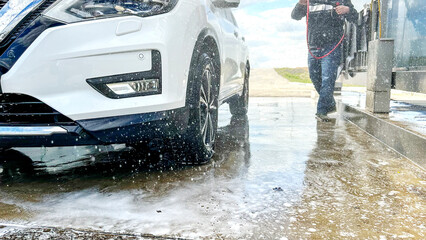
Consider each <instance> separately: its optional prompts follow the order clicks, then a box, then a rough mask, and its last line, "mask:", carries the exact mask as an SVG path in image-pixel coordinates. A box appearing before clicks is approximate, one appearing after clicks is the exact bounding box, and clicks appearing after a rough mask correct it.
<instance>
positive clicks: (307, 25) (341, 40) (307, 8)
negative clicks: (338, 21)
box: [306, 0, 345, 60]
mask: <svg viewBox="0 0 426 240" xmlns="http://www.w3.org/2000/svg"><path fill="white" fill-rule="evenodd" d="M344 38H345V33H343V36H342V38H341V39H340V41H339V43H337V45H336V46H335V47H334V48H333V49H332V50H331V51H330V52H329V53H327V54H325V55H324V56H322V57H317V56H315V55H314V54H313V53H312V52H311V48H310V47H309V0H307V5H306V44H307V45H308V51H309V53H310V54H311V56H312V57H313V58H315V59H317V60H319V59H323V58H325V57H327V56H328V55H330V54H331V53H332V52H334V50H336V48H337V47H338V46H339V45H340V44H341V43H342V42H343V39H344Z"/></svg>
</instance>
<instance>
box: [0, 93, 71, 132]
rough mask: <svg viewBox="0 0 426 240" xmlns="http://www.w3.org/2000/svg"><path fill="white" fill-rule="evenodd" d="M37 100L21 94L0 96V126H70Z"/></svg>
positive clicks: (69, 120)
mask: <svg viewBox="0 0 426 240" xmlns="http://www.w3.org/2000/svg"><path fill="white" fill-rule="evenodd" d="M72 123H73V121H72V120H71V119H69V118H67V117H65V116H64V115H62V114H60V113H59V112H57V111H55V110H54V109H53V108H51V107H49V106H48V105H46V104H44V103H43V102H40V101H39V100H37V99H35V98H33V97H30V96H27V95H23V94H0V124H62V125H63V124H72Z"/></svg>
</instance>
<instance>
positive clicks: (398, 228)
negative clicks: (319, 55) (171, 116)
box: [0, 98, 426, 239]
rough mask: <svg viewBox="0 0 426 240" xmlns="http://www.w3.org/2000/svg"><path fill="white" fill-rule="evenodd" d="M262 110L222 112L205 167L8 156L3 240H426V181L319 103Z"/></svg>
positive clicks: (91, 154) (91, 155) (69, 151)
mask: <svg viewBox="0 0 426 240" xmlns="http://www.w3.org/2000/svg"><path fill="white" fill-rule="evenodd" d="M250 101H251V104H250V111H249V116H248V119H233V118H231V117H230V114H229V113H228V109H227V107H226V106H224V107H222V108H221V109H220V123H219V125H220V129H219V133H218V134H219V138H218V146H217V153H216V155H215V157H214V159H213V161H212V162H211V163H209V164H206V165H203V166H176V165H171V164H170V161H166V160H163V162H161V163H159V164H157V163H155V162H153V161H152V160H150V159H149V157H148V158H147V157H146V156H141V155H140V154H137V153H135V152H134V151H132V150H131V149H128V148H125V147H124V146H121V145H116V146H108V147H79V148H74V147H71V148H48V149H17V150H19V151H10V152H8V153H7V154H3V155H2V156H1V158H0V165H1V167H0V239H1V238H5V239H25V238H24V237H25V236H26V237H28V239H31V238H30V237H31V236H35V238H42V237H44V238H46V239H48V238H49V237H50V238H52V239H79V238H80V239H92V238H94V239H139V238H143V239H149V238H151V237H152V238H154V237H153V236H151V235H146V234H152V235H154V236H156V237H164V238H166V237H180V238H209V239H210V238H217V239H241V238H245V239H402V238H409V239H425V235H426V224H425V222H426V201H425V200H426V191H425V187H426V174H425V171H424V170H423V169H420V168H419V167H417V166H416V165H415V164H413V163H412V162H410V161H409V160H407V159H405V158H404V157H402V156H400V155H398V154H397V153H395V152H393V151H392V150H390V149H388V148H387V147H386V146H384V145H383V144H381V143H380V142H378V141H376V140H375V139H373V138H372V137H370V136H369V135H367V134H365V133H363V132H361V131H360V130H359V129H358V128H357V127H355V126H354V125H351V124H350V123H348V122H345V121H343V120H339V119H337V120H336V121H335V122H331V123H321V122H317V121H316V120H315V118H314V117H313V116H314V113H315V102H314V101H313V100H311V99H307V98H251V99H250ZM30 159H31V160H32V161H30ZM40 227H41V228H40ZM54 227H56V228H54ZM75 229H78V230H79V231H77V230H75ZM93 231H94V232H93ZM109 233H115V234H117V233H122V234H128V235H123V236H118V235H111V234H109Z"/></svg>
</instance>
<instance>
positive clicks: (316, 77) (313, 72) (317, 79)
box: [308, 54, 322, 94]
mask: <svg viewBox="0 0 426 240" xmlns="http://www.w3.org/2000/svg"><path fill="white" fill-rule="evenodd" d="M308 67H309V77H310V79H311V81H312V83H313V84H314V87H315V90H317V92H318V94H320V90H321V82H322V81H321V75H322V73H321V60H317V59H315V58H313V57H312V56H311V54H309V55H308Z"/></svg>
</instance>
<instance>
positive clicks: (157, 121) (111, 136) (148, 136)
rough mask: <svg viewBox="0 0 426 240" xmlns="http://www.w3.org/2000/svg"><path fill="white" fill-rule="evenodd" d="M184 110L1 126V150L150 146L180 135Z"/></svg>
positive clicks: (185, 123)
mask: <svg viewBox="0 0 426 240" xmlns="http://www.w3.org/2000/svg"><path fill="white" fill-rule="evenodd" d="M188 119H189V113H188V109H187V108H179V109H174V110H167V111H161V112H155V113H143V114H134V115H126V116H118V117H106V118H98V119H89V120H81V121H76V122H74V123H67V124H63V125H61V124H57V125H42V124H38V125H28V124H26V125H22V124H9V125H5V124H1V125H0V148H11V147H40V146H44V147H51V146H76V145H89V144H90V145H92V144H98V145H101V144H112V143H127V144H135V143H140V142H149V141H152V140H155V139H159V138H162V139H164V138H173V137H176V136H177V135H179V134H182V133H184V132H185V130H186V126H187V124H188Z"/></svg>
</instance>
